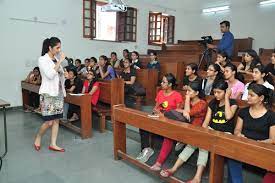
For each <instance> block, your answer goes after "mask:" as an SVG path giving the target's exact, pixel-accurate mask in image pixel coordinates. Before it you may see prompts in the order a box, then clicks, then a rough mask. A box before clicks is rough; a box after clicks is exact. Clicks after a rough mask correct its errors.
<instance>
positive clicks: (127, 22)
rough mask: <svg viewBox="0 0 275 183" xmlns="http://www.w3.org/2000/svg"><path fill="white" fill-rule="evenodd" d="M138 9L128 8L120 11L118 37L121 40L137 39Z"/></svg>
mask: <svg viewBox="0 0 275 183" xmlns="http://www.w3.org/2000/svg"><path fill="white" fill-rule="evenodd" d="M136 38H137V10H136V9H135V8H128V10H127V12H120V13H118V29H117V39H118V40H119V41H136Z"/></svg>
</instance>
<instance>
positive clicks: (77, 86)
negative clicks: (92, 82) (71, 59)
mask: <svg viewBox="0 0 275 183" xmlns="http://www.w3.org/2000/svg"><path fill="white" fill-rule="evenodd" d="M67 72H68V75H67V78H66V80H65V90H66V93H81V92H82V86H83V83H82V81H81V79H79V77H78V76H77V71H76V70H75V69H71V70H68V71H67ZM75 108H77V107H75V105H73V104H68V103H64V107H63V120H67V116H68V111H69V110H71V111H73V109H75Z"/></svg>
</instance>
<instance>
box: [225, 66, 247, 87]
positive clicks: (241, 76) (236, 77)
mask: <svg viewBox="0 0 275 183" xmlns="http://www.w3.org/2000/svg"><path fill="white" fill-rule="evenodd" d="M225 67H229V68H230V69H231V71H232V72H234V71H235V75H234V76H235V79H237V80H239V81H241V82H242V83H244V76H243V75H242V74H241V73H239V72H237V66H236V65H234V64H232V63H231V62H229V63H227V64H226V65H225V66H224V68H225Z"/></svg>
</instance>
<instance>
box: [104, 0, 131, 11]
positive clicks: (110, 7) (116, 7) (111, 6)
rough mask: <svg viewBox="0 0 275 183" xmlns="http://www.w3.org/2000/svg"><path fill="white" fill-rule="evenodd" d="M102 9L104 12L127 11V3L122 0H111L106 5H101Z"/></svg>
mask: <svg viewBox="0 0 275 183" xmlns="http://www.w3.org/2000/svg"><path fill="white" fill-rule="evenodd" d="M101 11H103V12H119V11H122V12H126V11H127V5H126V4H125V3H124V2H123V1H122V0H118V1H117V2H114V1H113V0H109V3H108V4H107V5H104V6H102V7H101Z"/></svg>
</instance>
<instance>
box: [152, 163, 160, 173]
mask: <svg viewBox="0 0 275 183" xmlns="http://www.w3.org/2000/svg"><path fill="white" fill-rule="evenodd" d="M150 169H151V170H153V171H160V170H161V164H160V163H158V162H156V163H155V164H154V165H153V166H151V167H150Z"/></svg>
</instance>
